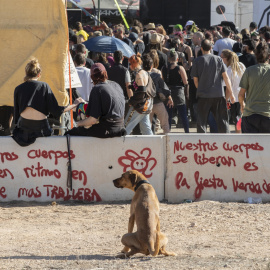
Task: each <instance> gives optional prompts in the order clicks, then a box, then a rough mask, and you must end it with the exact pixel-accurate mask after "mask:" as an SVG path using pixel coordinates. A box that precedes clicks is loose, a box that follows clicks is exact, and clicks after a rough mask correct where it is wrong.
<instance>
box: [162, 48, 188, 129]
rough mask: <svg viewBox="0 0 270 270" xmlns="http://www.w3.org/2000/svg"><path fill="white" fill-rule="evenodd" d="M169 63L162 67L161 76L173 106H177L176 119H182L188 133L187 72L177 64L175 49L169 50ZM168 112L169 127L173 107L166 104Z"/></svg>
mask: <svg viewBox="0 0 270 270" xmlns="http://www.w3.org/2000/svg"><path fill="white" fill-rule="evenodd" d="M168 60H169V65H168V67H163V69H162V75H163V78H164V80H165V82H166V84H167V85H168V87H169V88H170V90H171V95H172V99H173V102H174V107H176V108H177V113H178V119H180V118H181V119H182V123H183V127H184V130H185V133H189V122H188V117H187V107H186V97H187V98H188V97H189V84H188V80H187V73H186V71H185V69H184V68H183V67H182V66H178V64H177V63H178V54H177V52H176V51H175V49H171V50H170V52H169V57H168ZM166 108H167V111H168V114H169V125H170V127H171V123H172V114H173V108H172V107H169V106H166Z"/></svg>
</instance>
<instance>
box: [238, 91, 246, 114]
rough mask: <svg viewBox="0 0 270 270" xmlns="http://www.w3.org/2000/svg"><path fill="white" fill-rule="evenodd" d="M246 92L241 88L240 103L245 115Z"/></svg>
mask: <svg viewBox="0 0 270 270" xmlns="http://www.w3.org/2000/svg"><path fill="white" fill-rule="evenodd" d="M246 92H247V90H246V89H244V88H241V90H240V92H239V94H238V100H239V103H240V106H241V112H242V113H243V112H244V109H245V106H246V104H245V95H246Z"/></svg>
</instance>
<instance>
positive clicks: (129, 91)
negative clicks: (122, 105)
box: [126, 83, 133, 98]
mask: <svg viewBox="0 0 270 270" xmlns="http://www.w3.org/2000/svg"><path fill="white" fill-rule="evenodd" d="M129 86H130V83H126V89H127V95H128V98H130V97H132V96H133V91H132V90H131V89H130V88H129Z"/></svg>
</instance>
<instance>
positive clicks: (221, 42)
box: [213, 26, 236, 56]
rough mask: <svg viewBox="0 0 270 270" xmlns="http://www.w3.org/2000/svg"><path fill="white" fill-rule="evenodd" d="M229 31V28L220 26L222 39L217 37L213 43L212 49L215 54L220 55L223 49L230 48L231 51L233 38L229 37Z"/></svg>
mask: <svg viewBox="0 0 270 270" xmlns="http://www.w3.org/2000/svg"><path fill="white" fill-rule="evenodd" d="M230 33H231V30H230V28H228V27H226V26H224V27H223V28H222V36H223V38H222V39H218V40H217V41H216V43H215V45H214V48H213V51H214V54H215V55H218V56H220V55H221V53H222V51H223V50H230V51H232V48H233V45H234V43H236V41H235V40H233V39H231V38H229V36H230Z"/></svg>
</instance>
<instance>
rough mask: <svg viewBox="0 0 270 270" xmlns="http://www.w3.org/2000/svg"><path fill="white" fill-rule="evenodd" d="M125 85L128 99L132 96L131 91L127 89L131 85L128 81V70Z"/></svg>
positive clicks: (129, 80)
mask: <svg viewBox="0 0 270 270" xmlns="http://www.w3.org/2000/svg"><path fill="white" fill-rule="evenodd" d="M125 84H126V90H127V95H128V98H130V97H132V96H133V91H132V90H131V89H130V88H129V86H130V85H131V79H130V73H129V71H128V70H127V72H126V75H125Z"/></svg>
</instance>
